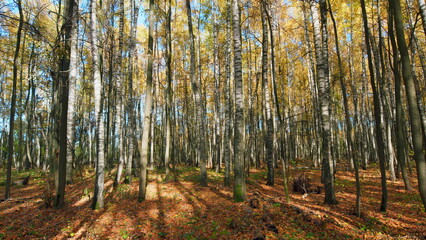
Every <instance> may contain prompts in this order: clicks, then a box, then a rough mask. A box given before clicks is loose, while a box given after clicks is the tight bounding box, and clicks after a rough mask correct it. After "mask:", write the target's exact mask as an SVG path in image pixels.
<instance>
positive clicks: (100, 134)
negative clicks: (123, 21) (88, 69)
mask: <svg viewBox="0 0 426 240" xmlns="http://www.w3.org/2000/svg"><path fill="white" fill-rule="evenodd" d="M90 10H91V11H90V46H91V53H92V65H93V84H94V91H95V119H96V133H95V135H96V146H97V147H96V151H97V152H96V177H95V191H94V195H93V202H92V208H93V209H98V208H103V207H104V194H103V192H104V182H105V180H104V179H105V172H104V171H105V169H104V168H105V152H104V139H105V137H104V121H103V114H102V113H103V111H102V96H101V94H102V83H101V73H100V67H101V66H100V61H99V48H98V46H99V41H98V37H99V30H98V26H97V25H98V17H97V14H98V2H97V0H91V5H90Z"/></svg>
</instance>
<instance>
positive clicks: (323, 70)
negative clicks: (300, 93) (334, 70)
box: [311, 0, 337, 204]
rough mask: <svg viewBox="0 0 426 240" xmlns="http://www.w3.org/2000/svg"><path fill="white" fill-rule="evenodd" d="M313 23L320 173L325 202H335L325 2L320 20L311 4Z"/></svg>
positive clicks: (322, 3) (322, 4) (322, 0)
mask: <svg viewBox="0 0 426 240" xmlns="http://www.w3.org/2000/svg"><path fill="white" fill-rule="evenodd" d="M311 9H312V15H313V23H314V39H315V40H314V41H315V53H316V54H315V56H316V60H317V61H316V64H317V66H316V70H317V81H318V86H319V103H320V109H321V139H322V151H323V153H322V173H323V176H322V178H323V181H324V188H325V203H328V204H336V203H337V201H336V195H335V191H334V163H333V161H332V160H331V155H330V154H331V149H330V148H331V146H330V135H331V133H330V131H331V129H330V128H331V124H330V97H331V96H330V80H329V67H328V32H327V3H326V1H325V0H321V1H320V20H319V19H318V13H317V11H316V9H315V8H313V5H311Z"/></svg>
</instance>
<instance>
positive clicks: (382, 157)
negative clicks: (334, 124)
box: [361, 0, 388, 212]
mask: <svg viewBox="0 0 426 240" xmlns="http://www.w3.org/2000/svg"><path fill="white" fill-rule="evenodd" d="M361 9H362V19H363V23H364V24H363V25H364V35H365V44H366V47H367V56H368V68H369V70H370V83H371V88H372V90H373V104H374V121H375V131H376V142H377V151H378V155H379V163H380V173H381V184H382V201H381V204H380V211H383V212H386V208H387V201H388V191H387V184H386V169H385V153H384V143H383V133H382V123H381V119H380V118H381V110H380V99H379V93H378V91H377V87H376V80H375V77H374V67H373V60H372V57H371V45H370V30H369V28H368V22H367V11H366V10H365V1H364V0H361Z"/></svg>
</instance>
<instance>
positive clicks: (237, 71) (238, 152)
mask: <svg viewBox="0 0 426 240" xmlns="http://www.w3.org/2000/svg"><path fill="white" fill-rule="evenodd" d="M228 1H230V0H228ZM239 2H240V1H239V0H233V1H232V27H233V31H232V37H233V39H234V82H235V130H234V131H235V132H234V200H235V201H236V202H241V201H244V200H245V199H246V182H245V172H244V127H243V124H244V111H243V108H244V105H243V78H242V59H241V25H240V10H239Z"/></svg>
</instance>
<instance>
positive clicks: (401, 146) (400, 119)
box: [388, 9, 413, 191]
mask: <svg viewBox="0 0 426 240" xmlns="http://www.w3.org/2000/svg"><path fill="white" fill-rule="evenodd" d="M388 14H389V18H388V25H389V26H388V29H389V38H390V41H391V44H392V51H393V73H394V78H395V104H396V124H395V127H396V148H397V152H396V153H397V159H398V164H399V167H400V168H401V173H402V179H403V180H404V184H405V189H406V190H408V191H411V190H413V187H412V186H411V182H410V178H409V176H408V173H407V166H406V163H407V158H406V152H405V146H406V144H407V143H406V141H405V136H404V132H403V131H404V108H403V105H402V97H401V74H400V71H399V56H398V55H399V54H398V48H397V44H396V40H395V33H394V25H393V11H392V9H389V12H388Z"/></svg>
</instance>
